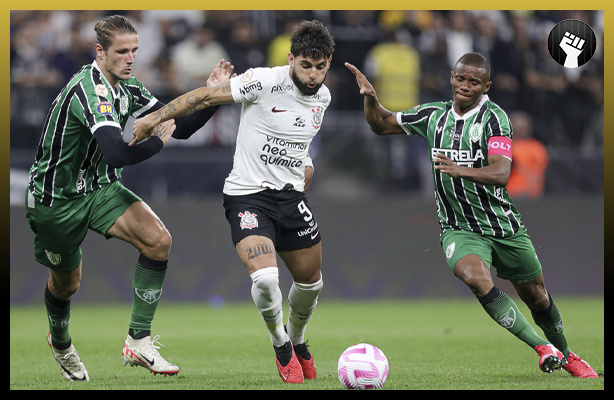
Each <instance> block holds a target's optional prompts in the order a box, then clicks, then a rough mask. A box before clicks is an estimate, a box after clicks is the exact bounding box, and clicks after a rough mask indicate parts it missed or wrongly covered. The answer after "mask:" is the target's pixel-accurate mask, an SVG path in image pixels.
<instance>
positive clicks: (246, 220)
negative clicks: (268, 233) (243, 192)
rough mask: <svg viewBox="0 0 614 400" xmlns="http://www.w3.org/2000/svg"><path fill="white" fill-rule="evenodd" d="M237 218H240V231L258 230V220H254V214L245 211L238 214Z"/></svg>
mask: <svg viewBox="0 0 614 400" xmlns="http://www.w3.org/2000/svg"><path fill="white" fill-rule="evenodd" d="M239 217H241V222H240V225H241V229H252V228H258V219H256V214H252V213H250V212H249V211H245V213H239Z"/></svg>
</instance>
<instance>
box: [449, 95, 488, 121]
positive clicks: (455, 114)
mask: <svg viewBox="0 0 614 400" xmlns="http://www.w3.org/2000/svg"><path fill="white" fill-rule="evenodd" d="M488 100H489V98H488V95H487V94H483V95H482V99H481V100H480V103H479V104H478V105H477V106H476V107H475V108H473V109H472V110H471V111H469V112H466V113H465V115H463V116H462V117H461V116H460V115H458V114H457V113H456V111H454V107H452V115H454V119H455V120H457V121H458V120H459V119H464V120H466V119H469V118H471V117H472V116H473V115H474V114H475V113H477V112H478V111H480V108H482V106H483V105H484V103H486V102H487V101H488Z"/></svg>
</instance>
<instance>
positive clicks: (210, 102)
mask: <svg viewBox="0 0 614 400" xmlns="http://www.w3.org/2000/svg"><path fill="white" fill-rule="evenodd" d="M233 68H234V67H233V66H232V65H230V63H225V62H224V60H223V59H222V60H220V62H219V63H218V64H217V66H216V68H215V69H214V71H213V72H212V73H211V76H210V77H209V79H208V80H207V83H208V84H209V83H211V84H217V85H216V86H212V87H200V88H198V89H195V90H192V91H191V92H188V93H186V94H183V95H181V96H179V97H177V98H176V99H174V100H172V101H171V102H170V103H168V104H167V105H165V106H164V107H162V108H161V109H159V110H157V111H155V112H152V113H150V114H148V115H146V116H144V117H142V118H139V119H137V120H136V121H134V126H133V128H132V135H133V139H132V141H131V142H130V146H132V145H134V144H136V143H139V142H140V141H142V140H144V139H146V138H148V137H150V136H151V134H152V132H153V129H154V127H155V126H156V125H158V124H159V123H161V122H164V121H168V120H169V119H174V118H180V117H185V116H187V115H190V114H192V113H194V112H196V111H198V110H202V109H203V108H206V107H211V106H215V105H218V104H227V103H232V102H233V101H234V100H233V98H232V91H231V89H230V80H229V79H230V76H231V74H232V70H233Z"/></svg>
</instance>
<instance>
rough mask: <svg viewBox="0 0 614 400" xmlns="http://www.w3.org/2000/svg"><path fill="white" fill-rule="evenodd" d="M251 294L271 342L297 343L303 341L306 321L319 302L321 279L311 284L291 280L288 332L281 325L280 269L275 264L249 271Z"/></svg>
mask: <svg viewBox="0 0 614 400" xmlns="http://www.w3.org/2000/svg"><path fill="white" fill-rule="evenodd" d="M250 277H251V278H252V298H253V299H254V303H255V304H256V307H257V308H258V311H259V312H260V315H261V316H262V320H263V321H264V323H265V324H266V327H267V329H268V330H269V334H270V335H271V342H272V343H273V346H277V347H279V346H282V345H284V344H285V343H286V342H287V341H288V340H292V344H294V345H297V344H301V343H304V342H305V338H304V334H305V328H306V326H307V323H308V322H309V320H310V319H311V315H312V314H313V310H314V309H315V307H316V304H317V303H318V294H319V293H320V290H322V286H323V284H322V279H321V278H320V280H319V281H317V282H315V283H312V284H303V283H297V282H293V283H292V287H291V288H290V293H289V295H288V303H289V304H290V312H289V317H288V326H287V328H288V333H287V334H286V332H285V331H284V327H283V309H282V295H281V290H280V289H279V270H278V269H277V268H276V267H269V268H263V269H260V270H258V271H256V272H254V273H253V274H251V275H250Z"/></svg>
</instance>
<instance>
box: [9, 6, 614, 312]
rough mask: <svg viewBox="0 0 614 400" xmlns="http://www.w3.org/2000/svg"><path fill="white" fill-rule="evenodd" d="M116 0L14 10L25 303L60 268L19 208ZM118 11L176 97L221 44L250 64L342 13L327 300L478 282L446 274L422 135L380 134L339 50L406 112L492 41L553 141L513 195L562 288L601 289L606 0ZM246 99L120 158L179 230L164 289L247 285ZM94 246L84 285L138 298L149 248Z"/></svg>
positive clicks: (319, 205)
mask: <svg viewBox="0 0 614 400" xmlns="http://www.w3.org/2000/svg"><path fill="white" fill-rule="evenodd" d="M106 13H114V12H113V11H108V12H105V11H78V12H68V11H11V23H10V31H11V59H10V68H11V74H10V75H11V98H10V100H11V107H10V110H11V113H10V117H11V119H10V140H11V142H10V151H11V157H10V158H11V159H10V164H11V207H10V299H11V304H12V305H17V304H27V303H38V302H40V301H41V298H42V291H43V290H42V288H44V284H45V281H46V279H47V276H48V274H47V271H45V268H44V267H41V266H39V265H38V264H37V263H36V262H35V261H34V259H33V255H32V239H31V232H30V231H29V229H28V228H27V224H26V221H25V218H24V208H23V197H24V188H25V182H26V178H27V169H28V168H29V166H30V164H31V163H32V161H33V158H34V155H35V149H36V144H37V141H38V139H39V135H40V131H41V126H42V123H43V120H44V118H45V115H46V112H47V110H48V107H49V105H50V103H51V102H52V100H53V99H54V98H55V96H56V95H57V92H58V90H59V89H60V88H61V87H62V86H63V85H64V84H65V82H66V81H67V79H68V78H69V77H70V76H71V75H72V74H73V73H75V72H76V71H77V70H78V68H79V67H80V66H81V65H83V64H85V63H90V62H91V61H92V60H93V58H94V56H93V54H92V51H93V49H94V43H95V42H92V40H95V38H94V31H93V25H94V23H95V21H98V20H100V19H101V18H102V17H103V16H104V15H105V14H106ZM122 13H124V14H125V15H126V16H127V17H129V18H130V19H131V20H132V21H134V22H135V26H136V27H137V30H138V31H139V33H140V35H139V36H140V49H139V54H138V57H137V61H136V65H135V70H134V74H135V75H136V76H137V77H138V78H140V79H141V80H142V81H143V82H144V83H145V85H146V86H147V88H148V89H149V90H150V91H151V92H152V93H154V94H155V95H156V96H157V97H158V98H160V99H161V100H162V101H165V102H167V101H169V100H171V99H172V98H174V97H175V96H177V95H178V94H181V93H183V92H185V91H187V90H190V89H192V88H194V87H197V86H199V85H201V84H202V83H203V82H204V80H205V78H203V76H208V74H209V73H210V71H211V70H212V68H213V66H214V65H215V63H216V62H217V61H218V60H219V59H220V58H225V59H229V60H230V61H231V62H232V63H233V64H234V65H235V66H236V71H237V72H242V71H244V70H245V69H247V68H248V67H249V66H267V65H280V64H285V63H286V62H287V61H286V54H287V52H288V42H287V36H285V32H286V29H287V27H288V26H291V25H293V24H294V23H295V22H296V21H299V20H301V19H311V18H317V19H319V20H321V21H322V22H324V23H325V24H326V25H327V26H328V27H329V29H330V30H331V33H332V34H333V36H335V39H336V42H337V47H336V51H335V54H334V56H333V63H332V67H331V70H330V73H329V76H328V78H327V81H326V84H327V85H328V86H329V88H330V89H331V92H332V99H333V100H332V103H331V106H330V108H329V110H328V111H327V113H326V116H325V120H324V121H325V122H324V124H323V127H322V129H321V131H320V133H319V135H318V136H317V137H316V140H315V141H314V143H313V144H312V148H311V155H312V157H313V158H314V163H315V169H316V174H315V177H314V182H313V184H312V187H311V189H310V191H309V193H308V195H309V198H310V205H311V206H312V208H313V210H314V212H315V216H316V219H317V220H318V223H319V225H320V226H321V232H322V235H323V249H324V264H323V276H324V279H325V282H326V284H325V289H324V291H323V293H322V299H325V298H379V297H399V298H405V297H412V298H415V297H420V296H430V297H446V296H450V297H461V296H471V294H470V292H469V291H468V289H466V288H464V287H463V286H462V284H461V283H460V282H459V281H458V280H457V279H456V278H454V277H453V276H452V274H451V273H450V272H449V271H448V269H447V266H446V264H445V260H444V256H443V252H442V251H441V249H440V247H439V243H438V233H439V228H438V224H437V220H436V215H435V205H434V199H433V192H432V187H431V183H430V177H429V163H428V154H427V152H426V143H425V142H424V141H423V140H421V139H420V138H413V137H410V138H407V137H401V136H399V137H394V138H379V137H376V136H375V135H373V134H372V133H371V132H370V131H369V129H368V126H367V124H366V122H365V120H364V114H363V113H362V97H361V96H360V95H359V94H358V90H357V88H356V83H355V79H354V77H353V75H352V74H351V73H350V72H349V71H347V70H346V68H345V67H344V65H343V63H344V62H345V61H348V62H350V63H352V64H354V65H356V66H358V67H359V68H361V69H362V70H363V71H364V72H366V73H368V75H369V76H370V78H371V79H372V80H373V82H374V83H375V85H376V88H377V89H378V93H379V94H380V96H382V98H383V97H384V95H385V96H386V100H385V101H386V102H387V104H388V105H389V108H391V109H394V110H401V109H407V108H410V107H412V106H413V105H415V104H417V103H420V102H424V101H431V100H446V99H449V98H450V89H449V78H448V77H449V71H450V70H451V69H452V65H451V63H450V60H456V59H457V58H458V56H460V54H462V53H463V52H465V51H471V50H477V51H480V52H482V53H484V54H485V55H487V56H488V57H489V58H490V60H491V64H492V81H493V88H492V90H491V92H490V95H491V99H493V100H494V101H495V102H497V103H499V104H500V105H502V106H503V107H504V108H505V109H506V111H507V112H508V113H510V114H512V113H516V112H518V113H522V112H524V113H525V114H524V115H528V116H529V118H530V121H531V123H532V126H533V136H534V138H535V139H537V140H538V141H539V142H540V143H542V144H543V145H544V146H545V148H546V149H547V151H548V155H549V163H548V166H547V169H546V171H545V185H544V188H543V193H542V194H540V195H539V196H537V197H535V198H521V197H517V198H516V201H515V202H516V204H517V206H518V207H519V209H520V211H521V213H522V215H523V220H524V222H525V224H526V225H527V227H528V229H529V234H530V235H531V237H532V238H533V240H534V243H535V246H536V248H537V252H538V255H539V257H540V260H541V261H542V264H543V266H544V268H545V273H546V282H547V285H548V287H549V289H550V291H552V292H553V293H555V294H556V295H560V294H570V295H593V294H595V295H603V289H604V287H603V285H604V283H603V282H604V280H603V278H604V259H603V256H604V251H603V250H604V246H603V245H604V240H603V238H604V236H603V235H604V227H603V216H604V204H603V200H604V198H603V193H604V187H603V183H604V170H603V166H604V151H603V134H604V132H603V131H604V127H603V119H604V116H603V115H604V114H603V112H604V108H603V46H602V38H603V27H604V22H603V12H599V11H534V12H521V11H514V12H502V11H459V10H456V11H449V12H445V11H436V12H430V11H384V12H380V11H360V10H348V11H270V10H260V11H240V10H234V11H168V10H166V11H163V12H158V11H123V12H122ZM570 18H575V19H580V20H582V21H584V22H586V23H588V24H589V25H590V26H591V27H592V28H593V30H594V32H595V34H596V36H597V40H598V46H597V52H596V54H595V56H594V57H593V59H592V60H591V61H590V62H589V63H587V64H586V65H585V66H583V67H581V68H578V69H574V70H570V69H565V68H563V67H561V66H559V65H558V64H556V63H555V62H554V61H553V60H552V59H551V58H550V56H549V54H548V52H547V47H546V45H545V40H546V38H547V35H548V33H549V31H550V29H552V27H553V26H554V25H555V24H556V23H557V22H559V21H562V20H564V19H570ZM199 56H200V57H202V58H200V59H199V58H197V57H199ZM194 66H197V69H196V70H195V69H193V68H192V67H194ZM199 74H202V75H203V76H199ZM380 76H382V77H385V76H393V77H394V79H393V81H392V84H388V83H386V82H384V81H381V80H380V81H378V79H383V78H378V77H380ZM384 87H385V89H384ZM380 88H381V89H380ZM383 101H384V100H383ZM239 112H240V108H239V106H238V105H228V106H224V107H222V108H221V109H220V111H219V112H218V113H217V114H216V116H215V118H214V119H213V120H212V121H211V122H210V123H209V124H207V126H206V127H205V128H203V129H202V130H201V131H200V132H199V133H198V134H197V135H196V136H195V137H193V138H191V139H190V140H189V141H186V142H182V143H179V142H178V141H174V142H171V143H172V145H169V146H167V147H166V148H165V149H164V150H163V151H162V152H161V153H160V154H158V155H156V156H155V157H153V158H151V159H150V160H148V161H146V162H144V163H142V164H140V165H136V166H130V167H127V168H126V169H125V170H124V173H123V182H124V184H125V185H126V186H128V187H130V188H132V189H133V190H134V191H135V192H136V193H137V194H139V195H140V196H142V197H143V198H144V199H145V200H146V201H147V202H148V203H149V204H150V205H151V206H152V208H153V209H154V211H155V212H156V213H157V214H158V215H159V216H160V217H161V218H162V220H163V221H164V222H165V224H166V226H167V227H168V229H169V231H170V232H171V234H172V235H173V248H172V251H171V259H170V267H169V273H168V274H167V281H166V283H165V286H164V297H165V300H169V301H186V300H189V301H208V300H209V299H210V298H211V297H212V296H213V295H216V294H217V295H221V296H222V297H223V298H225V299H227V300H247V299H249V298H250V296H249V293H250V292H249V287H250V282H249V278H248V277H247V275H246V274H245V271H244V267H243V266H242V265H241V263H240V261H239V259H238V257H237V255H236V252H235V251H234V249H233V247H232V244H231V242H230V238H229V236H230V235H229V228H228V225H227V222H226V220H225V218H224V216H223V208H222V205H221V202H222V201H221V188H222V185H223V180H224V178H225V177H226V175H227V174H228V172H229V170H230V168H231V162H232V161H231V160H232V154H233V151H234V138H235V135H236V127H237V123H238V114H239ZM515 115H523V114H515ZM130 130H131V129H130V127H128V129H126V132H127V134H126V138H129V137H130V134H129V132H130ZM83 254H84V275H83V282H82V286H81V289H80V291H79V293H78V294H77V295H76V299H78V301H80V302H81V301H83V302H92V303H93V302H111V301H126V302H128V301H130V299H131V294H130V292H131V290H130V285H131V280H132V272H133V266H134V263H135V262H136V257H137V254H136V251H135V250H134V249H132V248H131V247H130V246H129V245H127V244H125V243H123V242H120V241H118V240H110V241H105V240H104V239H102V238H101V237H99V236H98V235H96V234H94V233H91V234H90V235H89V236H88V238H87V239H86V241H85V243H84V245H83ZM280 271H281V286H282V288H288V287H289V285H290V278H289V275H288V274H287V272H286V271H285V269H284V268H280ZM498 285H500V286H502V287H505V286H506V284H505V283H503V282H498Z"/></svg>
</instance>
